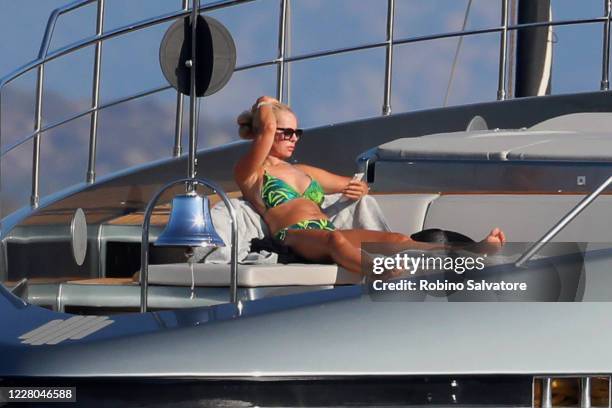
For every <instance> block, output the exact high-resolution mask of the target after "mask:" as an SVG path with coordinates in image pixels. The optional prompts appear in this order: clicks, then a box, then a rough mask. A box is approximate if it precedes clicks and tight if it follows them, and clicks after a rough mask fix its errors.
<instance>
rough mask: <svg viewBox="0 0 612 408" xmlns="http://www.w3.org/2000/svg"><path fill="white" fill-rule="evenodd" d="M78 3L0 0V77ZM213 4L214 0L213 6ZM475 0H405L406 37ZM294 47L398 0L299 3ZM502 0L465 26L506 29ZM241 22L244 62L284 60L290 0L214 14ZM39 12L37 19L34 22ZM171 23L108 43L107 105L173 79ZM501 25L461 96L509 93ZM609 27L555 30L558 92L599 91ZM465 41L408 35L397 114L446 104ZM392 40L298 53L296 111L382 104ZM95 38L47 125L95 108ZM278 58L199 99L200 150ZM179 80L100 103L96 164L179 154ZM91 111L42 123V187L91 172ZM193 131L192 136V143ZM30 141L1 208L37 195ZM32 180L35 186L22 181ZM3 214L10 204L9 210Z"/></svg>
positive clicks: (48, 84)
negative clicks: (282, 22) (283, 11)
mask: <svg viewBox="0 0 612 408" xmlns="http://www.w3.org/2000/svg"><path fill="white" fill-rule="evenodd" d="M66 3H67V1H66V0H37V1H36V2H35V4H36V7H33V6H32V4H33V3H32V2H25V1H21V0H0V55H1V57H0V77H3V76H5V75H7V74H9V73H10V72H11V71H13V70H14V69H16V68H18V67H19V66H22V65H23V64H25V63H27V62H29V61H31V60H32V59H34V58H35V57H36V55H37V52H38V48H39V44H40V40H41V38H42V35H43V31H44V28H45V25H46V21H47V18H48V16H49V14H50V13H51V11H52V10H53V9H54V8H56V7H59V6H61V5H63V4H66ZM206 3H207V2H206V1H202V4H206ZM467 3H468V1H467V0H396V23H395V31H394V35H395V38H396V39H399V38H408V37H412V36H421V35H427V34H434V33H439V32H445V31H458V30H460V29H461V24H462V21H463V18H464V13H465V10H466V5H467ZM291 4H292V8H291V30H290V33H291V41H290V55H302V54H306V53H310V52H314V51H316V50H329V49H335V48H341V47H349V46H355V45H361V44H365V43H373V42H379V41H383V40H384V39H385V30H386V7H387V0H292V1H291ZM499 6H500V1H499V0H473V2H472V8H471V10H470V14H469V18H468V24H467V29H473V28H482V27H488V26H496V25H498V24H499V20H500V10H499ZM180 7H181V1H180V0H106V16H105V30H111V29H114V28H117V27H120V26H122V25H125V24H128V23H129V22H130V21H135V20H142V19H146V18H150V17H153V16H157V15H160V14H164V13H168V12H171V11H175V10H178V9H179V8H180ZM552 7H553V18H554V19H555V20H564V19H573V18H588V17H596V16H600V15H602V13H603V0H552ZM210 15H211V16H212V17H214V18H216V19H218V20H219V21H221V22H222V23H223V24H224V25H225V26H226V27H227V28H228V30H229V31H230V32H231V34H232V36H233V38H234V40H235V42H236V47H237V56H238V61H237V64H238V66H241V65H245V64H251V63H256V62H261V61H265V60H270V59H273V58H275V56H276V53H277V37H278V34H277V33H278V16H279V0H257V1H254V2H252V3H247V4H245V5H241V6H237V7H231V8H228V9H225V10H220V11H215V12H213V13H211V14H210ZM25 22H27V23H25ZM167 28H168V24H164V25H160V26H156V27H154V28H150V29H147V30H144V31H143V32H138V33H134V34H130V35H129V36H127V37H126V38H122V39H113V40H110V41H108V42H106V43H105V44H104V46H103V49H102V53H103V64H102V79H101V83H102V88H101V101H102V103H104V102H108V101H112V100H114V99H117V98H120V97H124V96H127V95H129V94H132V93H134V92H140V91H143V90H145V89H149V88H153V87H157V86H161V85H165V80H164V78H163V75H162V74H161V69H160V68H159V62H158V53H159V44H160V42H161V39H162V37H163V34H164V32H165V30H166V29H167ZM94 30H95V5H90V6H87V7H85V8H84V9H82V10H79V11H78V12H76V13H73V14H71V15H68V16H63V17H62V18H61V19H60V20H59V21H58V24H57V27H56V30H55V33H54V37H53V40H52V42H51V50H53V49H57V48H60V47H63V46H66V45H68V44H70V43H72V42H74V41H77V40H79V39H82V38H85V37H87V36H89V35H92V34H93V33H94ZM498 41H499V35H498V34H486V35H481V36H478V37H469V38H465V39H464V42H463V46H462V50H461V53H460V54H459V59H458V64H457V69H456V73H455V80H454V81H453V83H452V86H451V88H450V97H449V104H450V105H457V104H465V103H473V102H482V101H491V100H494V99H495V95H496V91H497V58H498V52H499V49H498V46H499V45H498V44H499V43H498ZM601 41H602V31H601V26H598V25H589V26H583V27H576V26H571V27H559V28H556V29H555V37H554V51H553V55H554V68H553V80H552V92H553V93H555V94H559V93H568V92H579V91H592V90H596V89H598V88H599V81H600V76H601V48H602V42H601ZM456 46H457V39H444V40H435V41H428V42H424V43H420V44H409V45H402V46H397V47H396V48H395V53H394V65H393V71H394V79H393V83H392V109H393V113H400V112H408V111H415V110H421V109H429V108H435V107H440V106H442V104H443V101H444V95H445V93H446V88H447V84H448V79H449V75H450V67H451V64H452V58H453V55H454V52H455V49H456ZM384 59H385V52H384V50H383V49H372V50H367V51H360V52H356V53H353V54H348V55H342V56H330V57H325V58H320V59H317V60H309V61H301V62H296V63H293V64H291V66H290V67H289V71H290V84H291V99H290V103H291V106H292V108H293V109H294V110H295V111H296V112H297V114H298V117H299V120H300V125H301V126H303V127H306V128H308V127H314V126H321V125H327V124H332V123H338V122H344V121H349V120H354V119H358V118H363V117H373V116H378V115H380V114H381V109H382V104H383V85H384ZM92 60H93V48H92V47H89V48H86V49H83V50H82V51H79V52H77V53H75V54H74V55H71V56H68V57H66V58H63V59H60V60H57V61H54V62H51V63H49V64H47V66H46V77H45V94H44V99H43V122H44V123H45V124H49V123H53V122H56V121H58V120H61V119H63V118H67V117H69V116H71V115H73V114H75V113H77V112H79V111H82V110H84V109H87V107H88V106H89V103H90V102H89V101H90V97H91V96H90V95H91V77H92V68H91V65H92V64H91V61H92ZM275 80H276V69H275V68H274V67H264V68H257V69H254V70H250V71H242V72H238V73H236V74H235V75H234V76H233V77H232V79H231V81H230V82H229V83H228V85H227V86H226V87H225V88H224V89H222V90H221V91H220V92H219V93H217V94H215V95H212V96H210V97H207V98H204V99H203V100H201V114H200V135H201V136H200V141H199V146H200V147H210V146H216V145H220V144H224V143H228V142H231V141H234V140H237V135H236V128H235V125H234V120H235V117H236V116H237V115H238V114H239V113H240V111H242V110H244V109H246V108H248V107H249V106H250V105H251V104H252V103H253V101H254V99H255V98H256V97H257V96H259V95H262V94H269V95H274V94H275V93H276V90H275V89H276V88H275ZM34 86H35V76H34V74H33V73H31V74H27V75H26V76H24V77H23V78H21V79H19V80H18V81H16V82H14V83H13V84H11V85H10V86H9V87H7V88H6V89H5V90H4V91H3V94H2V124H1V125H2V140H0V144H1V148H2V151H3V152H4V151H5V149H7V148H8V146H10V145H12V144H13V143H15V142H17V141H19V140H20V139H21V138H23V137H24V136H26V135H27V134H29V133H30V132H31V130H32V118H33V115H34V113H33V110H34V108H33V106H34V105H33V102H34V99H33V97H34ZM175 101H176V94H175V92H174V91H165V92H163V93H160V94H157V95H154V96H150V97H146V98H142V99H141V100H138V101H135V102H130V103H127V104H124V105H121V106H117V107H113V108H110V109H107V110H104V111H102V113H101V114H100V128H99V148H98V149H99V156H98V160H97V161H98V174H99V176H105V175H109V174H112V173H113V172H115V171H117V170H120V169H122V168H125V167H130V166H134V165H139V164H142V163H146V162H148V161H151V160H156V159H161V158H164V157H168V156H169V154H170V152H171V150H172V140H173V129H174V125H173V121H174V103H175ZM88 131H89V119H88V118H87V117H84V118H81V119H79V120H77V121H75V122H73V123H71V124H69V125H66V126H63V127H61V128H58V129H56V130H54V131H49V132H46V133H44V134H43V136H44V137H43V143H42V158H41V161H42V165H43V167H44V168H45V171H44V173H43V175H42V179H41V191H42V193H43V194H48V193H50V192H53V191H56V190H58V189H62V188H65V187H68V186H69V185H71V184H74V183H77V182H80V181H82V180H83V179H84V177H85V169H86V161H87V159H86V152H87V140H88ZM186 137H187V134H186V132H185V133H184V135H183V140H184V145H185V143H186ZM31 147H32V146H31V143H30V142H28V143H26V144H24V145H22V146H20V147H19V148H16V149H14V150H12V151H11V152H9V153H8V154H6V155H4V156H3V157H2V159H1V160H0V177H1V180H0V183H1V184H0V185H1V186H2V191H1V193H2V197H1V198H2V214H6V213H7V212H8V211H12V210H13V209H14V208H16V207H18V206H20V205H24V204H26V203H27V201H28V194H29V193H28V188H27V187H28V186H29V183H30V181H29V180H30V177H31V174H30V166H31V165H30V162H31ZM68 157H69V158H70V159H69V160H67V158H68ZM24 187H25V188H24ZM2 216H4V215H2Z"/></svg>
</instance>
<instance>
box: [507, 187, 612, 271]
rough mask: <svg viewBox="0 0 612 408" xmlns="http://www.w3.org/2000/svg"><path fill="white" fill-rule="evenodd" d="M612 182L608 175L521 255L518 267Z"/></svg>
mask: <svg viewBox="0 0 612 408" xmlns="http://www.w3.org/2000/svg"><path fill="white" fill-rule="evenodd" d="M610 183H612V176H610V177H608V178H607V179H606V181H604V182H603V183H602V184H601V185H600V186H599V187H597V188H596V189H595V191H593V192H592V193H591V194H589V195H588V196H586V197H585V198H583V199H582V200H581V201H580V202H579V203H578V204H577V205H576V206H575V207H574V208H572V210H571V211H570V212H568V213H567V214H566V215H565V216H564V217H563V218H561V220H559V222H558V223H557V224H555V226H554V227H552V228H551V229H550V230H549V231H548V232H547V233H546V234H544V236H543V237H542V238H540V239H539V240H538V242H536V243H535V244H533V245H532V246H531V247H530V248H529V249H528V250H527V251H525V253H524V254H523V255H521V257H520V258H519V259H518V260H517V261H516V262H515V263H514V265H515V266H516V267H519V268H520V267H521V266H523V264H524V263H525V262H527V261H529V260H530V259H531V257H532V256H534V255H535V254H536V253H537V252H538V251H539V250H540V249H542V247H543V246H544V245H546V244H547V243H548V242H549V241H550V240H551V239H553V238H554V237H555V235H557V234H558V233H559V232H561V230H563V228H565V227H566V226H567V224H569V223H570V222H571V221H572V220H573V219H574V218H576V217H577V216H578V214H580V213H581V212H582V211H583V210H584V209H585V208H587V207H588V206H589V204H591V203H592V202H593V200H595V199H596V198H597V197H599V195H600V194H601V193H602V192H603V191H604V190H605V189H606V187H608V186H609V185H610Z"/></svg>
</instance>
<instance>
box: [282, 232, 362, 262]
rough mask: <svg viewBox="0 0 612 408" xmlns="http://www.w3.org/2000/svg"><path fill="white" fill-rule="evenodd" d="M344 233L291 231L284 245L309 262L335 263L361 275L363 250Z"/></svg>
mask: <svg viewBox="0 0 612 408" xmlns="http://www.w3.org/2000/svg"><path fill="white" fill-rule="evenodd" d="M343 232H344V231H327V230H289V231H287V236H286V237H285V241H284V243H285V245H287V246H289V247H290V248H291V249H292V250H293V251H294V252H295V253H297V254H298V255H300V256H302V257H304V258H306V259H308V260H311V261H315V262H329V261H333V262H335V263H337V264H338V265H341V266H343V267H344V268H346V269H348V270H350V271H351V272H355V273H361V249H360V248H359V246H358V245H357V246H356V245H353V244H352V243H351V242H350V241H349V240H348V239H346V237H345V236H344V234H343Z"/></svg>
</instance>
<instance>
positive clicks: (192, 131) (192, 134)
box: [187, 0, 200, 191]
mask: <svg viewBox="0 0 612 408" xmlns="http://www.w3.org/2000/svg"><path fill="white" fill-rule="evenodd" d="M199 9H200V0H193V3H192V9H191V57H190V60H189V61H190V66H189V67H190V69H191V72H190V74H191V81H190V84H189V85H190V87H189V94H190V95H189V161H188V169H187V176H188V177H189V178H195V176H196V168H195V156H196V134H197V132H198V122H197V108H198V106H197V96H196V69H197V63H196V50H197V48H196V43H197V26H198V11H199ZM193 189H194V186H192V185H191V184H189V185H188V191H193Z"/></svg>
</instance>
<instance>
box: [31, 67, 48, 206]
mask: <svg viewBox="0 0 612 408" xmlns="http://www.w3.org/2000/svg"><path fill="white" fill-rule="evenodd" d="M37 71H38V78H37V80H36V113H35V116H34V132H35V133H36V136H34V141H33V142H34V145H33V149H32V194H31V195H30V205H31V206H32V207H33V208H37V207H38V204H39V202H40V196H39V181H40V129H41V127H42V97H43V83H44V81H45V66H44V64H43V65H40V66H39V67H38V70H37Z"/></svg>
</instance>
